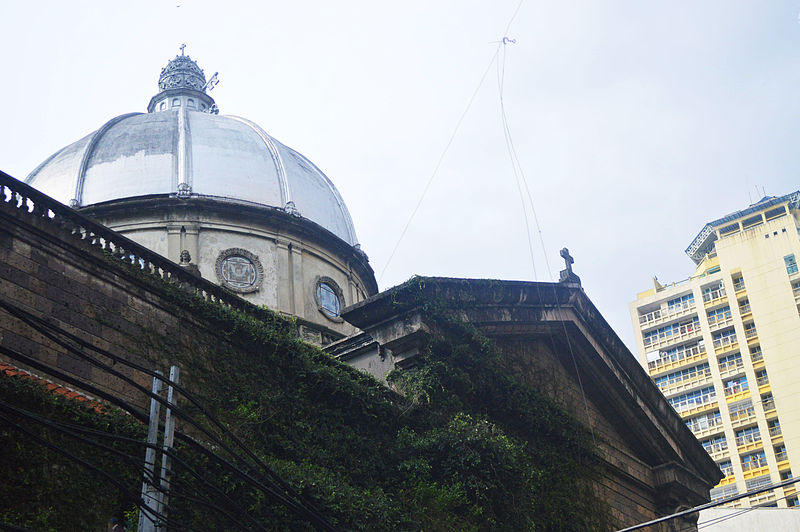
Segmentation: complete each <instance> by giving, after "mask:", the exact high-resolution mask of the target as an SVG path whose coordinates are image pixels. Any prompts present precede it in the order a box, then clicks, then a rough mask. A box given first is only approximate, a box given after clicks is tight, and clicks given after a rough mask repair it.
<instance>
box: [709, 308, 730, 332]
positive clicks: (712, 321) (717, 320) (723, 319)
mask: <svg viewBox="0 0 800 532" xmlns="http://www.w3.org/2000/svg"><path fill="white" fill-rule="evenodd" d="M732 322H733V315H732V314H731V311H730V310H729V311H728V312H725V313H724V314H715V315H712V316H709V317H708V324H709V325H710V326H711V327H715V328H719V327H722V326H723V325H728V324H730V323H732Z"/></svg>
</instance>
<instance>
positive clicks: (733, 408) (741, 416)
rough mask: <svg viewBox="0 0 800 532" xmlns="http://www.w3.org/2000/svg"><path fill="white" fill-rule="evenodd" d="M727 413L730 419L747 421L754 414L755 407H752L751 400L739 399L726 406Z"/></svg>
mask: <svg viewBox="0 0 800 532" xmlns="http://www.w3.org/2000/svg"><path fill="white" fill-rule="evenodd" d="M728 414H729V415H730V418H731V421H747V420H748V419H749V418H751V417H752V416H755V415H756V409H755V408H753V402H752V401H751V400H750V399H747V400H746V401H740V402H738V403H733V404H731V405H729V406H728Z"/></svg>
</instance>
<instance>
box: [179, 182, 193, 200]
mask: <svg viewBox="0 0 800 532" xmlns="http://www.w3.org/2000/svg"><path fill="white" fill-rule="evenodd" d="M191 195H192V187H191V186H190V185H189V183H178V197H179V198H188V197H189V196H191Z"/></svg>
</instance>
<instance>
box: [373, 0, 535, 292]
mask: <svg viewBox="0 0 800 532" xmlns="http://www.w3.org/2000/svg"><path fill="white" fill-rule="evenodd" d="M524 1H525V0H520V1H519V3H517V7H516V8H515V9H514V13H513V14H512V15H511V18H510V19H509V20H508V24H506V29H505V31H504V32H503V34H504V35H505V34H507V33H508V29H509V28H510V27H511V24H512V23H513V22H514V19H515V18H517V14H518V13H519V10H520V8H521V7H522V4H523V2H524ZM499 52H500V47H499V46H498V47H497V50H495V53H494V55H492V58H491V60H490V61H489V64H488V65H486V70H484V72H483V75H482V76H481V78H480V80H479V81H478V85H477V87H475V90H474V91H472V96H470V99H469V101H468V102H467V106H466V107H465V108H464V112H462V113H461V116H460V117H459V118H458V121H457V122H456V126H455V127H454V128H453V133H452V134H451V135H450V138H449V139H448V141H447V143H446V144H445V146H444V150H442V154H441V155H440V156H439V159H438V160H437V161H436V165H435V166H434V168H433V172H431V175H430V177H429V178H428V182H427V183H426V184H425V188H423V189H422V194H420V196H419V200H417V204H416V205H415V206H414V209H413V210H412V211H411V216H409V217H408V221H407V222H406V225H405V226H404V227H403V230H402V231H401V232H400V237H399V238H398V239H397V242H396V243H395V245H394V247H393V248H392V252H391V253H390V254H389V258H388V259H386V263H385V264H384V266H383V268H382V269H381V273H380V275H378V282H381V280H383V275H384V274H385V273H386V269H387V268H388V267H389V264H391V262H392V259H393V258H394V255H395V253H397V248H398V247H400V243H401V242H402V241H403V237H405V235H406V232H408V228H409V226H410V225H411V222H412V221H413V220H414V217H415V216H416V214H417V211H418V210H419V208H420V206H421V205H422V201H423V200H424V199H425V195H426V194H427V193H428V189H429V188H431V184H432V183H433V180H434V179H435V178H436V176H437V174H438V173H439V168H440V167H441V166H442V162H443V161H444V157H445V155H447V152H448V151H449V150H450V146H451V145H452V144H453V140H454V139H455V138H456V134H457V133H458V130H459V129H460V128H461V123H462V122H463V121H464V118H465V117H466V116H467V113H468V112H469V110H470V108H472V104H473V102H474V101H475V98H476V97H477V96H478V92H479V91H480V90H481V87H482V86H483V82H484V81H485V80H486V76H487V75H488V74H489V71H490V70H491V69H492V65H493V64H494V63H495V61H497V54H498V53H499Z"/></svg>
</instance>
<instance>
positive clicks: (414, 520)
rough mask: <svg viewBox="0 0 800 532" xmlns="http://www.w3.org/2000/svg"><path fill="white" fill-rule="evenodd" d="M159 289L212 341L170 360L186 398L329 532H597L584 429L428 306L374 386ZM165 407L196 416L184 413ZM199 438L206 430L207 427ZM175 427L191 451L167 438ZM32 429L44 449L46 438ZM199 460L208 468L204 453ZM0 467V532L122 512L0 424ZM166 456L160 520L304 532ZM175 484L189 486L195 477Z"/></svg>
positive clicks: (32, 403)
mask: <svg viewBox="0 0 800 532" xmlns="http://www.w3.org/2000/svg"><path fill="white" fill-rule="evenodd" d="M162 289H163V292H164V293H165V294H167V296H168V297H170V298H172V299H173V301H174V302H176V303H178V304H180V306H182V307H183V308H184V309H187V312H190V313H191V314H192V315H193V316H194V318H195V319H197V320H200V321H201V322H203V323H205V324H207V328H208V330H212V331H216V333H217V338H218V340H217V341H214V342H211V343H203V344H202V345H201V344H199V343H198V344H196V345H186V346H185V348H184V349H181V350H178V351H177V352H174V351H173V352H172V353H171V354H170V357H171V359H174V360H175V362H176V363H177V364H178V365H179V366H181V367H182V368H185V369H186V372H187V374H189V377H188V379H187V382H188V383H189V386H190V387H191V389H192V391H193V393H194V394H195V395H196V396H197V397H199V399H200V400H201V402H202V403H203V404H204V405H205V406H206V407H207V408H209V409H210V410H211V411H212V412H213V414H214V415H215V416H216V417H217V418H219V419H220V420H222V422H223V423H224V424H225V425H226V426H227V427H228V428H229V429H230V430H231V431H232V433H233V434H235V436H236V437H237V438H239V439H241V440H242V441H243V442H244V443H245V444H246V445H247V446H248V447H249V448H250V449H251V450H252V451H253V452H254V453H255V454H256V455H257V456H258V457H259V459H261V460H262V461H263V462H265V463H266V464H267V465H268V466H269V468H270V469H271V470H272V471H274V472H275V473H276V474H277V475H278V476H279V477H280V478H282V479H283V480H284V481H285V482H287V483H288V484H290V485H291V486H293V488H294V489H295V490H297V492H299V493H300V494H301V495H302V496H303V497H305V498H306V499H307V500H309V501H312V503H313V505H314V507H315V508H317V509H318V510H319V512H320V513H321V514H322V515H323V516H324V518H325V519H326V520H327V521H328V522H330V523H332V524H333V526H334V527H336V528H337V529H341V530H393V531H394V530H474V531H478V530H604V529H606V528H608V527H607V519H606V517H605V515H606V514H605V510H604V508H603V505H602V503H601V502H600V501H598V500H597V498H596V497H595V496H594V494H593V491H592V489H591V484H590V483H591V480H592V479H593V477H594V475H595V474H596V473H595V471H596V458H595V455H594V451H593V448H592V446H591V443H590V439H589V438H587V437H586V433H585V431H584V430H583V429H582V428H581V427H580V426H579V425H578V424H577V423H576V422H575V421H574V420H572V419H571V418H570V417H569V416H568V415H567V414H566V413H565V412H564V411H563V410H561V409H559V408H558V407H556V406H555V405H554V404H553V403H551V402H550V401H549V400H547V399H546V398H544V397H543V396H541V395H540V394H538V393H537V392H536V390H533V389H531V388H530V387H527V386H526V385H525V384H524V383H523V382H521V381H519V380H516V379H515V377H514V376H513V375H507V374H505V373H504V372H503V371H502V369H501V365H500V364H497V360H498V357H499V356H500V354H499V351H498V350H497V348H496V346H495V345H494V344H493V343H492V342H491V341H490V340H488V339H487V338H486V337H484V336H482V335H481V333H480V332H479V331H478V330H477V329H475V328H473V327H471V326H469V325H467V324H464V323H461V322H459V321H458V320H456V319H453V318H450V317H448V316H449V315H450V314H449V313H448V312H444V311H443V309H441V308H437V307H436V306H434V305H429V306H428V307H427V308H426V309H425V310H426V313H427V315H428V317H429V318H430V319H431V320H432V321H433V322H434V323H435V324H436V331H435V332H434V334H433V335H432V338H431V341H430V343H429V346H428V348H427V350H426V351H425V353H424V354H423V355H422V356H421V357H420V363H419V365H418V367H417V368H416V369H415V370H413V371H395V372H393V373H392V374H390V376H389V382H390V385H391V387H392V388H393V389H390V388H387V387H386V386H384V385H383V384H381V383H379V382H377V381H375V380H374V379H372V378H371V377H369V376H367V375H365V374H363V373H361V372H359V371H356V370H354V369H352V368H350V367H348V366H346V365H344V364H341V363H340V362H338V361H337V360H334V359H333V358H331V357H330V356H329V355H327V354H326V353H325V352H323V351H321V350H320V349H318V348H316V347H314V346H312V345H309V344H307V343H304V342H302V341H300V340H299V339H298V338H297V336H296V333H295V331H294V328H293V327H292V324H291V322H289V321H287V320H284V319H282V318H280V317H278V316H276V315H273V314H271V313H269V312H268V311H263V313H264V317H265V318H266V319H257V318H256V317H253V316H250V315H246V314H243V313H240V312H236V311H232V310H230V309H227V308H224V307H221V306H219V305H214V304H211V303H208V302H206V301H204V300H202V299H200V298H198V297H195V296H192V295H190V294H188V293H186V292H184V291H182V290H180V289H178V288H175V287H162ZM260 317H261V316H260ZM141 341H142V342H143V343H147V344H148V345H150V346H155V347H156V348H157V347H158V346H159V345H162V344H163V347H164V349H166V348H167V346H168V345H171V344H169V342H170V341H171V340H169V339H166V338H162V337H159V335H157V334H156V333H151V334H149V335H148V337H147V338H142V339H141ZM0 400H2V401H4V402H7V403H11V404H14V405H17V406H20V407H21V408H25V409H26V410H30V411H33V412H36V413H37V414H41V415H44V416H47V417H48V418H50V419H57V420H63V421H69V422H71V423H75V424H78V425H81V426H84V427H90V428H94V429H99V430H103V431H106V432H108V433H112V434H118V435H124V436H126V437H132V438H138V439H139V440H143V439H144V428H143V427H142V426H141V425H140V424H137V423H135V422H132V421H130V418H129V417H128V416H125V415H124V414H121V413H119V412H116V411H113V410H110V411H109V413H106V414H99V413H97V412H94V411H91V410H88V409H86V408H85V407H83V406H80V405H76V404H71V403H69V402H68V401H65V400H63V399H61V398H57V397H51V396H50V395H49V394H48V393H47V392H46V391H44V390H42V389H37V387H36V385H35V384H33V383H30V382H25V381H24V380H20V379H9V378H0ZM183 406H184V407H185V409H186V412H187V413H189V414H191V415H192V416H193V417H195V418H197V419H202V416H201V415H200V414H199V412H198V411H197V409H195V408H192V407H191V406H190V405H186V404H184V405H183ZM0 423H2V421H1V420H0ZM202 424H203V426H208V427H210V426H211V425H210V424H209V423H208V421H207V420H205V421H202ZM179 429H180V430H182V431H186V432H188V433H189V434H191V435H192V436H193V437H194V438H196V439H197V440H200V441H202V440H203V439H204V436H203V435H202V434H201V433H200V432H199V431H198V430H197V429H194V428H192V427H189V426H187V425H186V424H185V423H182V424H181V425H180V426H179ZM35 430H38V431H41V432H42V434H43V437H45V438H52V439H53V441H54V442H55V441H56V440H55V438H56V436H55V435H54V434H52V431H48V429H46V428H43V427H36V428H35ZM224 441H225V442H227V443H230V441H231V440H230V438H229V437H225V438H224ZM57 445H59V446H62V448H68V449H70V450H71V451H72V452H74V453H75V454H76V455H80V456H85V457H86V458H87V459H88V458H91V459H92V460H93V463H94V464H95V465H96V466H97V467H98V468H100V469H103V470H105V471H108V472H110V473H111V474H112V475H113V476H114V477H115V478H117V479H119V480H121V481H122V482H123V483H124V484H125V485H127V486H130V490H131V491H133V492H137V491H138V489H139V486H140V485H141V484H140V483H141V480H140V477H139V474H138V473H137V464H133V463H128V462H125V461H122V460H119V459H118V457H116V456H114V455H113V454H111V453H109V452H106V451H102V452H101V451H99V450H98V449H91V448H86V447H85V446H82V444H81V443H80V442H77V441H69V439H68V438H67V437H62V438H61V439H60V440H59V441H58V442H57ZM114 445H124V443H122V442H117V443H115V444H114ZM207 448H212V449H214V450H215V451H216V452H219V453H222V454H224V453H223V451H222V450H221V449H220V448H219V446H218V445H216V444H209V445H207ZM140 449H141V448H140ZM140 449H136V450H131V454H136V453H138V452H140ZM0 452H2V456H3V457H4V462H6V461H7V460H10V461H9V462H8V463H10V464H13V465H14V467H10V468H6V467H4V468H0V487H2V491H3V493H4V497H3V498H2V502H0V522H7V523H13V524H16V525H18V526H25V527H30V528H33V529H37V530H49V529H57V530H69V529H72V530H74V529H87V530H88V529H97V528H98V527H102V526H103V525H104V524H105V522H106V521H107V519H108V516H109V515H111V513H121V512H122V511H126V510H130V509H131V507H132V501H131V500H130V499H129V497H127V496H126V495H125V494H124V493H123V492H122V491H121V490H119V489H117V488H115V487H113V486H111V485H110V484H109V482H108V480H107V478H104V477H102V476H100V475H98V474H97V473H95V472H91V471H86V470H85V469H83V468H82V467H80V466H78V465H76V464H74V463H73V462H72V461H71V460H68V459H65V458H64V457H63V456H60V455H58V454H57V453H54V452H51V451H48V450H46V449H44V448H43V447H42V446H41V445H40V444H39V443H37V442H32V441H30V439H29V438H28V437H26V436H25V435H23V434H21V433H19V432H18V431H15V430H13V429H12V428H11V427H8V426H3V425H2V424H0ZM177 456H179V457H181V460H182V463H181V464H176V465H175V471H176V473H175V481H174V487H175V489H176V492H177V493H180V494H182V496H175V497H172V498H171V500H170V506H169V515H170V518H171V519H174V520H176V521H177V522H179V523H181V524H182V526H184V527H186V528H187V529H192V530H195V529H196V530H203V529H219V530H224V529H236V528H237V526H249V525H250V524H253V523H259V524H260V525H261V526H263V527H265V528H267V529H275V530H304V529H308V530H310V529H312V525H311V524H310V523H308V522H307V521H305V520H303V519H302V518H299V517H297V516H296V515H295V514H293V513H292V512H290V511H288V510H287V509H286V508H285V507H284V506H283V505H281V504H279V503H276V501H275V500H274V498H271V497H270V496H269V495H265V494H264V492H263V491H259V490H255V489H253V487H252V485H250V484H248V483H246V482H244V481H243V480H242V479H241V478H240V477H238V476H237V475H235V474H233V473H232V471H231V470H230V469H229V468H227V467H225V465H224V464H223V463H222V462H220V461H218V460H215V459H214V458H213V456H209V455H208V454H206V453H204V452H201V451H200V450H198V448H197V446H196V445H193V444H192V443H191V441H190V440H184V441H182V442H180V443H179V445H178V447H177ZM226 456H227V455H226ZM192 470H195V471H201V472H202V473H203V474H202V477H203V479H198V478H196V477H193V476H192V475H191V471H192ZM56 471H57V472H58V474H55V473H54V472H56ZM250 471H251V472H252V474H253V475H256V474H257V471H255V468H251V469H250ZM201 480H208V481H209V482H211V483H213V484H214V485H215V486H218V487H219V488H220V489H221V490H222V492H224V494H226V495H227V496H229V497H230V499H231V500H233V501H236V503H237V504H238V505H239V507H240V509H241V510H243V511H244V513H246V514H247V515H248V516H250V517H247V518H245V517H243V516H242V514H240V513H239V512H238V510H234V509H232V508H228V510H229V511H232V513H234V514H236V515H238V516H239V517H240V518H241V520H242V524H241V525H236V524H234V523H232V522H231V521H230V520H229V519H227V518H226V517H225V516H224V515H223V514H222V513H220V511H218V510H216V509H214V508H212V507H209V506H208V505H207V504H203V503H200V502H198V501H197V499H202V498H203V497H205V498H206V500H217V501H219V500H220V496H219V495H218V494H215V493H213V490H211V488H209V487H208V486H205V485H204V484H203V482H202V481H201ZM86 501H91V505H87V504H86ZM87 506H91V508H87ZM76 508H80V509H81V511H80V512H76V511H75V509H76ZM84 508H87V509H86V510H84ZM251 518H252V519H253V520H252V521H249V520H248V519H251Z"/></svg>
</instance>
